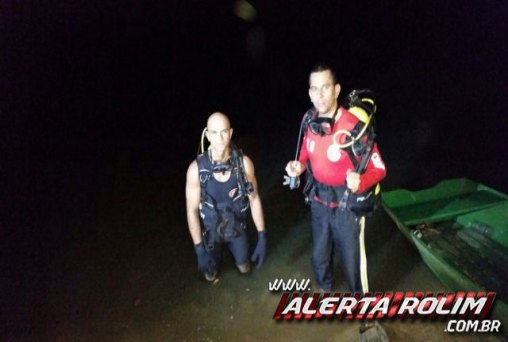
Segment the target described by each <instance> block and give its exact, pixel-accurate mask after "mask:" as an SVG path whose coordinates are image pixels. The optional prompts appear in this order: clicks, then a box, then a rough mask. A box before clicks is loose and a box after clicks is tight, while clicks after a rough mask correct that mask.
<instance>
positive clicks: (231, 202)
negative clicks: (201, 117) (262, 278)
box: [185, 112, 266, 282]
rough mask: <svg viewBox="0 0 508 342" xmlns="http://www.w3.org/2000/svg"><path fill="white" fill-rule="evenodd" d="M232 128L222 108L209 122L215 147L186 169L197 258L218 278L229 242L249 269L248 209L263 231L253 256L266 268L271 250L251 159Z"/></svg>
mask: <svg viewBox="0 0 508 342" xmlns="http://www.w3.org/2000/svg"><path fill="white" fill-rule="evenodd" d="M232 135H233V129H232V128H231V124H230V122H229V119H228V117H227V116H226V115H224V114H223V113H218V112H217V113H213V114H212V115H210V117H209V118H208V121H207V127H206V138H207V139H208V141H209V142H210V147H209V148H208V150H207V151H205V152H204V153H203V154H200V155H199V156H198V157H197V158H196V160H194V161H193V162H192V163H191V164H190V165H189V168H188V169H187V183H186V187H185V195H186V201H187V222H188V225H189V232H190V235H191V237H192V241H193V242H194V249H195V251H196V255H197V259H198V269H199V271H200V272H201V273H203V275H204V277H205V279H206V280H208V281H210V282H214V281H215V280H216V279H217V275H218V272H219V266H220V261H221V257H222V254H223V253H222V252H223V249H224V247H227V248H228V249H229V250H230V251H231V254H232V255H233V258H234V262H235V265H236V267H237V268H238V270H239V271H240V272H241V273H248V272H249V271H250V263H249V242H248V238H247V232H246V219H247V212H248V210H247V209H248V208H249V207H250V212H251V215H252V219H253V221H254V224H255V226H256V229H257V232H258V242H257V245H256V248H255V250H254V252H253V254H252V257H251V261H253V262H254V261H257V267H258V268H259V267H261V265H262V264H263V262H264V259H265V254H266V235H265V221H264V217H263V208H262V205H261V198H260V197H259V194H258V185H257V181H256V177H255V174H254V164H253V163H252V161H251V159H250V158H249V157H247V156H245V155H243V154H242V152H241V151H240V150H238V149H237V148H236V147H235V146H234V145H233V144H232V143H231V137H232Z"/></svg>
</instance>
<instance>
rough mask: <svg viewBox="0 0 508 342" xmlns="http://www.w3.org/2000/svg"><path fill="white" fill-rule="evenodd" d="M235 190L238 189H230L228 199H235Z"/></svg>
mask: <svg viewBox="0 0 508 342" xmlns="http://www.w3.org/2000/svg"><path fill="white" fill-rule="evenodd" d="M237 190H238V188H233V189H231V191H230V192H229V194H228V195H229V197H230V198H234V197H235V195H236V191H237Z"/></svg>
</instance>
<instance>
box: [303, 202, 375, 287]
mask: <svg viewBox="0 0 508 342" xmlns="http://www.w3.org/2000/svg"><path fill="white" fill-rule="evenodd" d="M311 214H312V239H313V243H312V267H313V271H314V276H315V278H316V282H317V285H318V286H319V287H320V288H321V289H323V290H325V291H331V290H332V289H333V286H334V282H335V279H334V276H333V259H334V255H335V256H336V257H337V258H338V261H339V263H340V266H341V269H342V273H343V274H344V277H345V279H346V282H347V285H348V287H349V291H351V292H359V293H363V292H364V291H363V287H362V282H361V270H360V254H361V251H360V224H359V220H360V219H357V217H356V216H355V214H354V213H352V212H350V211H348V210H341V209H338V208H329V207H328V206H326V205H323V204H321V203H318V202H312V203H311ZM363 255H364V253H363ZM364 264H365V263H364ZM365 273H366V267H365Z"/></svg>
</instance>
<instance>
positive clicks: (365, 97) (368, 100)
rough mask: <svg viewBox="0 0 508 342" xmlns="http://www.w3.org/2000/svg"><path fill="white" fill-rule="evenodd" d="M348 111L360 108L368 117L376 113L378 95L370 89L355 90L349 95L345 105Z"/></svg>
mask: <svg viewBox="0 0 508 342" xmlns="http://www.w3.org/2000/svg"><path fill="white" fill-rule="evenodd" d="M344 105H345V106H346V107H347V108H348V109H349V108H351V107H360V108H362V109H363V110H364V111H365V112H366V113H367V114H368V115H372V114H374V113H375V112H376V95H374V92H373V91H372V90H369V89H360V90H353V91H352V92H350V93H349V94H348V96H347V97H346V100H345V104H344Z"/></svg>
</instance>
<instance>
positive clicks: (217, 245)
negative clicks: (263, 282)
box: [205, 230, 249, 271]
mask: <svg viewBox="0 0 508 342" xmlns="http://www.w3.org/2000/svg"><path fill="white" fill-rule="evenodd" d="M205 241H206V247H207V250H208V251H209V253H210V254H211V255H212V258H213V259H214V261H215V265H216V266H217V269H216V270H215V271H218V268H219V265H220V262H221V259H222V254H223V252H224V247H226V246H227V248H228V249H229V251H230V252H231V254H232V255H233V258H234V259H235V265H237V266H240V265H245V264H247V263H248V262H249V240H248V237H247V232H246V231H245V230H240V231H239V232H238V236H237V237H235V238H234V239H231V240H229V241H225V240H224V239H223V238H221V237H220V236H219V234H217V232H216V231H215V230H209V231H207V232H206V234H205Z"/></svg>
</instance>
